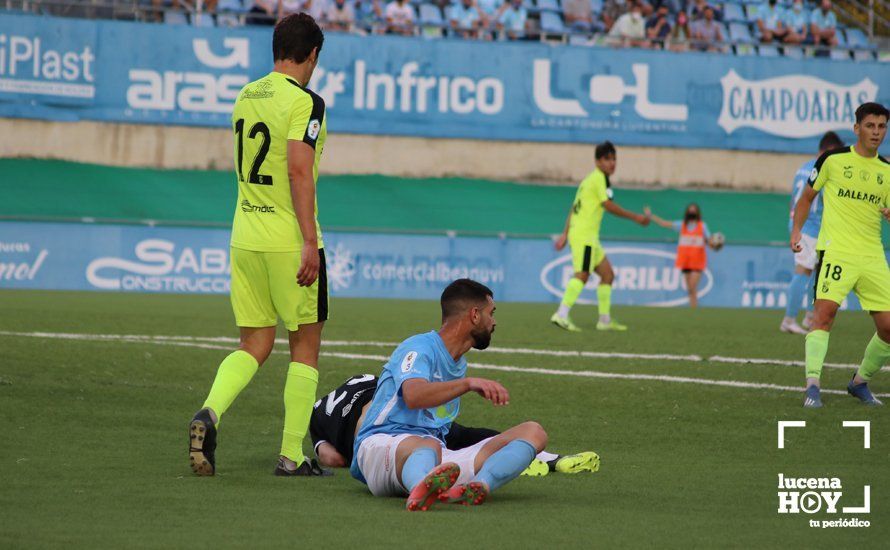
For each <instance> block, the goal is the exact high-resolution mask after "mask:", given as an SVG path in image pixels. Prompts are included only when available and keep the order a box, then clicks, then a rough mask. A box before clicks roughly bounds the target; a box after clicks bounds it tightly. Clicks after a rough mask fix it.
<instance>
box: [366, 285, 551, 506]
mask: <svg viewBox="0 0 890 550" xmlns="http://www.w3.org/2000/svg"><path fill="white" fill-rule="evenodd" d="M441 306H442V326H441V328H440V329H439V331H438V332H436V331H430V332H427V333H425V334H418V335H416V336H412V337H410V338H408V339H407V340H405V341H404V342H402V343H401V344H400V345H399V347H398V348H396V350H395V351H394V352H393V354H392V356H391V357H390V359H389V361H388V362H387V363H386V365H385V366H384V367H383V373H382V374H381V375H380V381H379V383H378V384H377V392H376V393H375V394H374V399H373V400H372V401H371V405H370V407H369V408H368V413H367V416H366V417H365V420H364V422H362V427H361V428H360V429H359V431H358V434H357V435H356V436H355V444H354V446H353V457H352V464H351V466H350V469H349V470H350V473H351V474H352V476H353V477H354V478H356V479H358V480H359V481H361V482H362V483H365V484H366V485H367V486H368V489H369V490H370V491H371V494H373V495H374V496H396V495H405V494H408V502H407V504H406V506H407V508H408V510H426V509H428V508H429V507H430V506H431V505H432V504H434V503H435V502H437V501H439V500H443V501H447V502H452V503H460V504H467V505H469V504H481V503H482V502H484V501H485V499H486V497H487V496H488V494H489V492H491V491H494V490H496V489H498V488H499V487H501V486H503V485H504V484H505V483H507V482H509V481H511V480H513V479H515V478H516V477H517V476H519V474H520V473H522V471H523V470H525V469H526V468H527V467H528V465H529V464H531V462H532V460H534V458H535V455H537V454H538V453H539V452H541V451H543V450H544V447H546V446H547V433H546V432H545V431H544V429H543V428H542V427H541V425H540V424H538V423H536V422H525V423H523V424H520V425H518V426H514V427H513V428H510V429H509V430H507V431H505V432H504V433H502V434H499V435H497V436H495V437H493V438H491V439H489V440H487V441H486V442H484V443H480V444H477V445H474V446H472V447H469V448H467V449H462V450H460V451H451V450H449V449H447V448H446V447H445V436H446V435H447V434H448V428H449V427H450V426H451V423H452V422H453V421H454V419H455V418H457V415H458V413H459V412H460V398H461V396H462V395H464V394H465V393H469V392H475V393H478V394H479V395H481V396H483V397H484V398H485V399H487V400H489V401H491V402H492V403H493V404H494V405H495V406H504V405H507V404H509V402H510V394H509V393H508V392H507V389H506V388H505V387H504V386H502V385H501V384H499V383H497V382H495V381H493V380H486V379H484V378H467V376H466V373H467V360H466V358H465V357H464V354H465V353H466V352H468V351H470V348H475V349H485V348H487V347H488V345H489V344H490V343H491V335H492V333H493V332H494V329H495V326H496V322H495V320H494V311H495V304H494V299H493V294H492V292H491V290H490V289H489V288H488V287H486V286H484V285H482V284H480V283H477V282H475V281H471V280H469V279H458V280H457V281H454V282H453V283H451V284H450V285H448V287H447V288H446V289H445V291H444V292H443V293H442V298H441Z"/></svg>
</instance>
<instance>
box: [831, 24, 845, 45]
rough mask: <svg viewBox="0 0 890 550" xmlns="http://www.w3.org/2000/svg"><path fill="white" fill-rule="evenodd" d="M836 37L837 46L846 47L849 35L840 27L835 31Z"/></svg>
mask: <svg viewBox="0 0 890 550" xmlns="http://www.w3.org/2000/svg"><path fill="white" fill-rule="evenodd" d="M834 35H835V36H836V37H837V45H838V46H846V45H847V34H846V33H845V32H844V30H843V29H841V28H840V27H838V28H837V29H835V31H834Z"/></svg>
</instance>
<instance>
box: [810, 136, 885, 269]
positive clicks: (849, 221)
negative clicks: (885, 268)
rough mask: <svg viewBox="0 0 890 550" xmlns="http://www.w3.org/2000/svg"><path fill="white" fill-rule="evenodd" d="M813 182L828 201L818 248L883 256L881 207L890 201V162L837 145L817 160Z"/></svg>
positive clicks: (824, 200)
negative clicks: (865, 155)
mask: <svg viewBox="0 0 890 550" xmlns="http://www.w3.org/2000/svg"><path fill="white" fill-rule="evenodd" d="M809 183H810V185H811V186H812V187H813V189H814V190H816V191H822V202H823V204H824V205H825V206H824V208H825V209H824V211H823V214H822V227H821V229H820V230H819V240H818V242H817V243H816V249H817V250H825V251H828V250H832V251H837V252H846V253H848V254H854V255H857V256H865V257H881V258H883V257H884V247H883V245H882V244H881V219H882V216H881V210H880V209H881V208H886V207H887V206H888V203H890V163H888V162H887V161H886V160H885V159H884V158H882V157H881V156H875V157H872V158H866V157H863V156H861V155H859V153H857V152H856V150H855V148H854V147H850V148H841V149H834V150H831V151H827V152H826V153H824V154H823V155H822V156H821V157H819V160H817V161H816V165H815V166H814V167H813V171H812V172H811V173H810V179H809Z"/></svg>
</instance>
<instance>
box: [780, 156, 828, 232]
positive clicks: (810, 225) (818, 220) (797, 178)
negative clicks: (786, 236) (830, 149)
mask: <svg viewBox="0 0 890 550" xmlns="http://www.w3.org/2000/svg"><path fill="white" fill-rule="evenodd" d="M815 166H816V160H815V159H813V160H811V161H808V162H805V163H804V164H803V166H801V167H800V169H799V170H798V171H797V173H796V174H795V175H794V184H793V186H792V188H791V215H790V219H789V220H788V231H789V232H791V229H792V228H793V227H794V206H795V205H796V204H797V201H798V200H799V199H800V197H801V195H803V190H804V189H806V187H807V185H808V183H807V181H808V180H809V179H810V174H811V173H812V171H813V168H814V167H815ZM821 226H822V193H819V194H818V195H816V198H815V199H813V206H811V207H810V215H809V217H807V221H806V223H804V224H803V228H801V231H800V232H801V233H803V234H804V235H809V236H810V237H818V236H819V227H821Z"/></svg>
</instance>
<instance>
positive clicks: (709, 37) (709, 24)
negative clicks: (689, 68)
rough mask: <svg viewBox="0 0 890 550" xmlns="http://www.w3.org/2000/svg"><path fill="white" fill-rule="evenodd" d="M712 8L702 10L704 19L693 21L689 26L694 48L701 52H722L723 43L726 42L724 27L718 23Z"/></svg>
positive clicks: (706, 7)
mask: <svg viewBox="0 0 890 550" xmlns="http://www.w3.org/2000/svg"><path fill="white" fill-rule="evenodd" d="M715 19H716V17H715V15H714V9H713V8H712V7H711V6H705V7H704V8H703V9H702V18H701V19H699V20H697V21H693V22H692V24H691V25H690V26H689V30H690V31H691V33H692V41H693V47H694V48H695V49H697V50H701V51H708V52H714V51H720V50H722V49H723V48H722V43H723V42H724V41H725V40H726V37H725V36H723V25H721V24H720V23H718V22H717V21H716V20H715Z"/></svg>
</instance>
